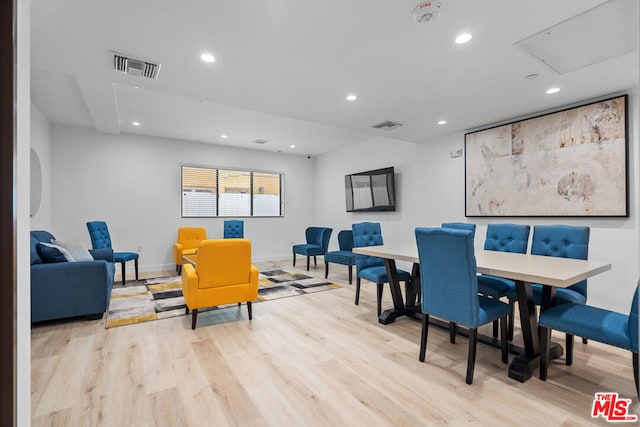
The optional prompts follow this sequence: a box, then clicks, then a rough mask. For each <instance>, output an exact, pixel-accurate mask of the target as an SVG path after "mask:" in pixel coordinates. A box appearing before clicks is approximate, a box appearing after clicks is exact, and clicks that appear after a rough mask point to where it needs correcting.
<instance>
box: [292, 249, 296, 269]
mask: <svg viewBox="0 0 640 427" xmlns="http://www.w3.org/2000/svg"><path fill="white" fill-rule="evenodd" d="M293 266H294V267H295V266H296V253H295V252H294V253H293Z"/></svg>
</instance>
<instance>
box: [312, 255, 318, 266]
mask: <svg viewBox="0 0 640 427" xmlns="http://www.w3.org/2000/svg"><path fill="white" fill-rule="evenodd" d="M313 265H315V266H317V265H318V259H317V258H316V256H315V255H314V256H313Z"/></svg>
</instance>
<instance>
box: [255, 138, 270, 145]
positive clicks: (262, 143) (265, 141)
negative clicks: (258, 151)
mask: <svg viewBox="0 0 640 427" xmlns="http://www.w3.org/2000/svg"><path fill="white" fill-rule="evenodd" d="M254 142H255V143H256V144H260V145H264V144H266V143H267V142H269V141H267V140H266V139H256V140H255V141H254Z"/></svg>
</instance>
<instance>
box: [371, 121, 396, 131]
mask: <svg viewBox="0 0 640 427" xmlns="http://www.w3.org/2000/svg"><path fill="white" fill-rule="evenodd" d="M400 126H402V124H400V123H396V122H392V121H391V120H387V121H386V122H382V123H378V124H377V125H373V126H371V127H373V128H376V129H382V130H391V129H395V128H399V127H400Z"/></svg>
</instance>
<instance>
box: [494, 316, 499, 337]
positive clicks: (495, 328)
mask: <svg viewBox="0 0 640 427" xmlns="http://www.w3.org/2000/svg"><path fill="white" fill-rule="evenodd" d="M493 337H494V338H498V321H497V320H494V321H493Z"/></svg>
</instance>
